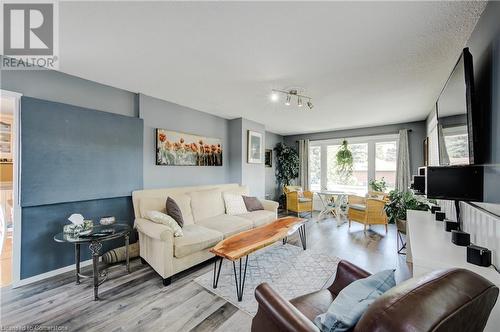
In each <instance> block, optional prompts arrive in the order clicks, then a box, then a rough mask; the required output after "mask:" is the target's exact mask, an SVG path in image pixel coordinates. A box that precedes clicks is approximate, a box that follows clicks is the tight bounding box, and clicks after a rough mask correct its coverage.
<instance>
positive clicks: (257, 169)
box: [241, 119, 266, 198]
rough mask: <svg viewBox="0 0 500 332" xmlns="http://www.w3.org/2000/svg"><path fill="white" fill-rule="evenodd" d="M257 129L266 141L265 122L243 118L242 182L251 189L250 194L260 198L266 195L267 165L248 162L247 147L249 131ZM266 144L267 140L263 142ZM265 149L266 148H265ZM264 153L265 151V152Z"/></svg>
mask: <svg viewBox="0 0 500 332" xmlns="http://www.w3.org/2000/svg"><path fill="white" fill-rule="evenodd" d="M249 130H252V131H256V132H259V133H261V134H262V139H263V140H264V141H265V133H266V128H265V126H264V125H263V124H260V123H257V122H254V121H250V120H246V119H243V121H242V132H241V135H242V141H243V147H242V149H241V151H242V152H243V153H242V157H243V160H242V167H241V168H242V177H241V183H242V184H243V185H246V186H248V188H249V190H250V195H252V196H257V197H260V198H264V197H265V191H266V190H265V186H266V185H265V182H264V178H265V176H266V175H265V169H264V168H265V167H264V162H262V163H260V164H250V163H248V158H247V157H248V156H247V147H248V145H247V144H248V131H249ZM262 143H263V144H264V146H265V142H262ZM263 150H264V149H263ZM263 153H264V152H263Z"/></svg>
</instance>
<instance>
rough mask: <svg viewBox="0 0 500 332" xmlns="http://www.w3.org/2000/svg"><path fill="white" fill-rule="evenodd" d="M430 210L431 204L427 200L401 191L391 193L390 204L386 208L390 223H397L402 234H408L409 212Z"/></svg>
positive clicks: (409, 192)
mask: <svg viewBox="0 0 500 332" xmlns="http://www.w3.org/2000/svg"><path fill="white" fill-rule="evenodd" d="M429 209H430V207H429V202H428V201H427V200H426V199H425V198H423V197H421V196H416V195H415V194H414V193H413V192H411V191H407V192H402V191H399V190H392V191H391V192H390V193H389V202H387V203H386V204H385V207H384V210H385V213H386V214H387V218H389V223H395V224H396V227H397V228H398V231H400V232H401V233H406V211H407V210H420V211H428V210H429Z"/></svg>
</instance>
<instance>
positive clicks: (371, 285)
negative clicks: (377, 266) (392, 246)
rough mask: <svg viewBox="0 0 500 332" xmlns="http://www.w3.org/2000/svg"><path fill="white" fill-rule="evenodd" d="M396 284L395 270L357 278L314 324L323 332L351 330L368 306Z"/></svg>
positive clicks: (317, 317) (341, 292)
mask: <svg viewBox="0 0 500 332" xmlns="http://www.w3.org/2000/svg"><path fill="white" fill-rule="evenodd" d="M395 285H396V281H395V280H394V270H384V271H381V272H379V273H376V274H374V275H371V276H369V277H367V278H363V279H359V280H356V281H354V282H352V283H351V284H349V285H348V286H346V287H345V288H344V289H342V290H341V291H340V293H339V295H338V296H337V297H336V298H335V300H333V302H332V304H330V307H329V308H328V311H327V312H326V313H324V314H321V315H318V316H316V318H315V319H314V324H315V325H316V326H317V327H319V329H320V330H321V332H345V331H350V330H351V328H352V327H354V326H355V325H356V323H357V322H358V320H359V319H360V318H361V316H362V315H363V313H364V312H365V311H366V309H368V306H369V305H370V304H372V303H373V302H374V301H375V300H376V299H377V298H378V297H379V296H380V295H382V294H383V293H384V292H386V291H387V290H389V289H391V288H392V287H394V286H395Z"/></svg>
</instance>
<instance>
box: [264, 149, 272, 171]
mask: <svg viewBox="0 0 500 332" xmlns="http://www.w3.org/2000/svg"><path fill="white" fill-rule="evenodd" d="M264 160H265V162H264V164H265V165H266V167H273V150H271V149H266V155H265V156H264Z"/></svg>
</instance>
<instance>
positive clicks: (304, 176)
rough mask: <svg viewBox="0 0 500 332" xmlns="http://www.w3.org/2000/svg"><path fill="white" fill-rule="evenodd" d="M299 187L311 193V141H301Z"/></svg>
mask: <svg viewBox="0 0 500 332" xmlns="http://www.w3.org/2000/svg"><path fill="white" fill-rule="evenodd" d="M299 185H300V186H301V187H302V189H303V190H304V191H309V140H308V139H301V140H299Z"/></svg>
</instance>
